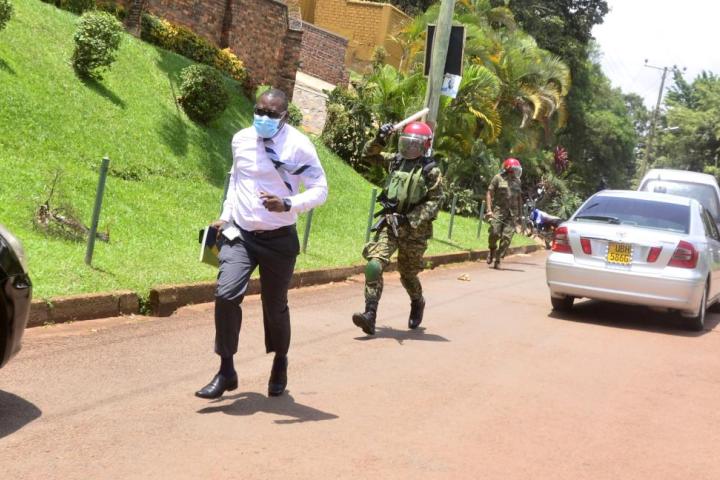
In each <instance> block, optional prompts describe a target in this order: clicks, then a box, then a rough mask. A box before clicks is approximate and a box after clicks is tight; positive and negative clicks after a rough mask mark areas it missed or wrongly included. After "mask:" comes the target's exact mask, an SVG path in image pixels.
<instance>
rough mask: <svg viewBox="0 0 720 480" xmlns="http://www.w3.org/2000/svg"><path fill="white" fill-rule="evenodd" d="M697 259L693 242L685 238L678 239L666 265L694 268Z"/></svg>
mask: <svg viewBox="0 0 720 480" xmlns="http://www.w3.org/2000/svg"><path fill="white" fill-rule="evenodd" d="M697 261H698V252H697V250H695V247H694V246H693V244H692V243H690V242H686V241H685V240H680V243H678V246H677V248H676V249H675V252H674V253H673V256H672V258H671V259H670V263H668V265H670V266H671V267H679V268H695V266H696V265H697Z"/></svg>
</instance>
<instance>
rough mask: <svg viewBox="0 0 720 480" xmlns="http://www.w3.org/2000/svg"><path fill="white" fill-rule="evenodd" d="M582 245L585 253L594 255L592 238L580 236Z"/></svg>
mask: <svg viewBox="0 0 720 480" xmlns="http://www.w3.org/2000/svg"><path fill="white" fill-rule="evenodd" d="M580 245H581V246H582V249H583V253H584V254H585V255H592V245H590V239H589V238H585V237H580Z"/></svg>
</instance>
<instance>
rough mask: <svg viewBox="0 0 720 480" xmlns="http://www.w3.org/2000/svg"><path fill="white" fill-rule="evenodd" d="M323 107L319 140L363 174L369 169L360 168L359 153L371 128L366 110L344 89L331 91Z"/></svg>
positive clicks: (354, 94) (353, 93)
mask: <svg viewBox="0 0 720 480" xmlns="http://www.w3.org/2000/svg"><path fill="white" fill-rule="evenodd" d="M326 105H327V117H326V119H325V127H324V128H323V131H322V135H321V136H320V138H321V139H322V141H323V143H324V144H325V145H327V147H328V148H330V150H332V151H333V152H335V153H336V154H337V155H338V156H339V157H340V158H342V159H343V160H345V161H346V162H347V163H349V164H350V165H352V166H353V167H354V168H355V169H356V170H357V171H359V172H361V173H363V174H365V172H366V171H367V170H368V168H369V166H363V165H362V149H363V146H364V145H365V142H366V141H367V140H368V139H370V137H371V132H370V130H371V129H372V128H373V127H372V126H373V116H372V112H371V110H370V106H369V105H367V104H366V103H364V102H363V101H362V99H361V98H360V97H359V95H358V94H357V93H356V92H355V91H351V90H349V89H347V88H345V87H336V88H335V89H333V91H331V92H330V93H329V94H328V99H327V102H326ZM366 178H367V176H366Z"/></svg>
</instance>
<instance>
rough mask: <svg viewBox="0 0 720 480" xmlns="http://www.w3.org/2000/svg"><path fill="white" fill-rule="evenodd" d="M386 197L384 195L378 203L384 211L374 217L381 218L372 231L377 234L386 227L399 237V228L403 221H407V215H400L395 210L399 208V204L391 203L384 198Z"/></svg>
mask: <svg viewBox="0 0 720 480" xmlns="http://www.w3.org/2000/svg"><path fill="white" fill-rule="evenodd" d="M383 196H384V195H382V196H381V197H380V198H379V199H378V202H379V203H380V205H382V207H383V208H382V209H381V210H380V211H379V212H377V213H376V214H375V215H374V217H376V218H377V217H380V218H379V219H378V221H377V222H375V224H374V225H373V226H372V228H371V229H370V230H371V231H373V232H377V231H379V230H381V229H382V228H383V227H385V226H388V225H389V226H390V228H392V232H393V234H394V235H395V236H396V237H397V236H398V226H399V225H400V223H401V222H402V221H404V220H405V215H402V214H400V213H397V212H395V208H397V202H390V201H389V200H388V199H387V198H383Z"/></svg>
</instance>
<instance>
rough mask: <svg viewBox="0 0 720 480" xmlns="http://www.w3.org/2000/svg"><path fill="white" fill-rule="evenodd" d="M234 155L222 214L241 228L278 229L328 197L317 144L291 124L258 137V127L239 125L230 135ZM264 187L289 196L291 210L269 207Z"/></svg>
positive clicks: (277, 193)
mask: <svg viewBox="0 0 720 480" xmlns="http://www.w3.org/2000/svg"><path fill="white" fill-rule="evenodd" d="M268 149H269V150H270V151H271V152H273V153H268V151H267V150H268ZM273 154H275V155H274V156H275V162H273V159H272V158H271V157H272V156H273ZM232 155H233V165H232V168H231V170H230V184H229V186H228V192H227V197H225V203H224V204H223V212H222V215H220V219H221V220H223V221H225V222H229V221H230V220H232V221H234V222H235V223H236V224H237V225H238V226H239V227H240V228H242V229H243V230H250V231H251V230H274V229H276V228H280V227H283V226H286V225H292V224H294V223H295V222H296V220H297V215H298V213H301V212H305V211H307V210H310V209H312V208H314V207H317V206H318V205H322V204H323V203H324V202H325V200H326V199H327V193H328V187H327V180H326V179H325V171H324V170H323V168H322V165H321V164H320V159H319V158H318V155H317V152H316V150H315V146H314V145H313V144H312V142H311V141H310V139H309V138H307V137H306V136H305V135H303V134H302V133H300V132H299V131H298V130H297V129H295V128H293V127H292V126H291V125H287V124H285V125H283V126H282V128H281V129H280V131H279V132H278V133H277V134H275V136H274V137H272V138H271V139H269V140H264V139H262V138H260V137H259V136H258V135H257V132H256V131H255V128H254V127H249V128H245V129H243V130H240V131H239V132H237V133H236V134H235V136H233V139H232ZM300 183H302V184H303V186H304V187H305V191H303V192H300ZM261 192H266V193H269V194H271V195H277V196H278V197H280V198H289V199H290V202H291V204H292V207H291V208H290V211H288V212H271V211H269V210H267V209H266V208H265V207H264V206H263V204H262V201H261V199H260V193H261Z"/></svg>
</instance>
